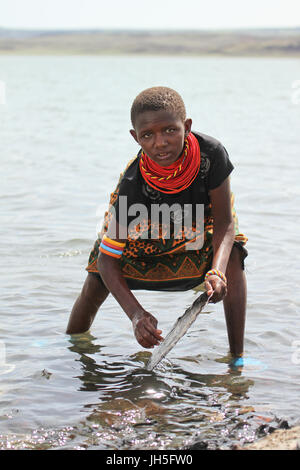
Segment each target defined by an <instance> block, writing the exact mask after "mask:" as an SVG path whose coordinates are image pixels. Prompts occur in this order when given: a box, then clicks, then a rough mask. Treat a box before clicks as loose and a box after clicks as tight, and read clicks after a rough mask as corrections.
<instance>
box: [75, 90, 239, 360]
mask: <svg viewBox="0 0 300 470" xmlns="http://www.w3.org/2000/svg"><path fill="white" fill-rule="evenodd" d="M131 121H132V126H133V128H132V129H131V131H130V133H131V135H132V136H133V138H134V139H135V140H136V142H137V143H138V144H139V146H140V147H141V149H140V151H139V153H138V155H137V156H136V158H135V159H133V160H132V161H131V162H129V164H128V166H127V168H126V170H125V171H124V173H123V175H121V177H120V180H119V183H118V185H117V188H116V190H115V191H114V192H113V193H112V194H111V199H110V204H109V209H108V211H107V213H106V214H105V221H104V225H103V228H102V231H101V233H100V234H99V238H98V240H97V241H96V242H95V245H94V249H93V250H92V252H91V254H90V258H89V263H88V266H87V268H86V269H87V271H88V275H87V279H86V281H85V283H84V286H83V289H82V292H81V294H80V296H79V298H78V299H77V301H76V302H75V305H74V307H73V310H72V313H71V316H70V319H69V324H68V327H67V333H69V334H74V333H81V332H84V331H87V330H88V329H89V328H90V326H91V324H92V322H93V320H94V318H95V315H96V313H97V311H98V309H99V307H100V306H101V304H102V303H103V301H104V300H105V299H106V297H107V295H108V294H109V292H110V293H111V294H112V295H113V296H114V297H115V298H116V300H117V301H118V303H119V304H120V306H121V307H122V309H123V310H124V312H125V313H126V314H127V316H128V317H129V319H130V320H131V321H132V325H133V331H134V334H135V337H136V339H137V341H138V342H139V344H140V345H141V346H143V347H145V348H152V347H154V346H155V345H157V344H159V342H160V341H161V340H162V339H163V338H162V336H161V333H162V331H161V330H159V329H158V328H157V319H156V318H155V317H154V316H153V315H152V314H151V313H150V312H147V311H146V310H145V309H144V308H143V307H142V305H141V304H140V303H139V302H138V300H137V299H136V297H135V296H134V294H133V292H132V291H133V290H136V289H148V290H163V291H175V290H176V291H185V290H188V289H192V288H194V287H196V286H198V285H199V284H201V283H203V282H204V283H205V289H206V290H207V293H208V295H212V297H211V300H210V301H211V302H219V301H221V300H222V301H223V304H224V312H225V317H226V325H227V332H228V340H229V347H230V352H231V354H232V355H233V357H239V356H241V355H242V353H243V343H244V326H245V312H246V279H245V274H244V258H245V257H246V256H247V251H246V249H245V248H244V245H245V243H246V241H247V238H246V237H245V236H244V235H243V234H240V233H239V230H238V222H237V217H236V214H235V211H234V207H233V196H232V193H231V190H230V181H229V175H230V173H231V172H232V170H233V165H232V163H231V162H230V160H229V157H228V154H227V152H226V150H225V148H224V147H223V145H222V144H221V143H220V142H219V141H217V140H216V139H214V138H212V137H210V136H207V135H205V134H201V133H198V132H194V131H193V132H192V131H191V127H192V120H191V119H187V118H186V110H185V105H184V103H183V100H182V98H181V96H180V95H179V94H178V93H177V92H176V91H174V90H172V89H170V88H166V87H153V88H149V89H147V90H144V91H143V92H141V93H140V94H139V95H138V96H137V97H136V98H135V100H134V102H133V105H132V108H131ZM137 213H139V216H138V217H137Z"/></svg>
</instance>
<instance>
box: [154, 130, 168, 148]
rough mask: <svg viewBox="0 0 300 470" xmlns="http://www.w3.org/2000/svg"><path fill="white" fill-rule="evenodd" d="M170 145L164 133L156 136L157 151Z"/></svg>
mask: <svg viewBox="0 0 300 470" xmlns="http://www.w3.org/2000/svg"><path fill="white" fill-rule="evenodd" d="M167 145H168V142H167V139H166V136H165V135H164V134H162V133H157V134H155V147H156V148H157V149H163V148H165V147H166V146H167Z"/></svg>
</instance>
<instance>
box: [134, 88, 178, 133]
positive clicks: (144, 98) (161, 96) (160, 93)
mask: <svg viewBox="0 0 300 470" xmlns="http://www.w3.org/2000/svg"><path fill="white" fill-rule="evenodd" d="M161 110H164V111H171V112H173V113H175V114H176V115H177V116H178V117H179V118H180V119H181V120H182V121H185V119H186V110H185V105H184V102H183V99H182V98H181V96H180V95H179V93H177V91H175V90H172V88H168V87H163V86H156V87H152V88H147V89H146V90H144V91H142V92H141V93H140V94H139V95H137V97H136V98H135V99H134V101H133V103H132V106H131V123H132V125H133V127H134V126H135V122H136V118H137V116H138V115H139V114H141V113H143V112H145V111H161Z"/></svg>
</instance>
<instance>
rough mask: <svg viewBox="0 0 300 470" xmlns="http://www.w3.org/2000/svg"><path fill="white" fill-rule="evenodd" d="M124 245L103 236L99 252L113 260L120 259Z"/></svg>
mask: <svg viewBox="0 0 300 470" xmlns="http://www.w3.org/2000/svg"><path fill="white" fill-rule="evenodd" d="M125 245H126V243H121V242H116V241H115V240H112V239H111V238H109V237H107V236H106V235H104V236H103V238H102V242H101V245H100V247H99V250H100V251H101V253H104V254H105V255H108V256H112V257H113V258H121V256H122V253H123V250H124V247H125Z"/></svg>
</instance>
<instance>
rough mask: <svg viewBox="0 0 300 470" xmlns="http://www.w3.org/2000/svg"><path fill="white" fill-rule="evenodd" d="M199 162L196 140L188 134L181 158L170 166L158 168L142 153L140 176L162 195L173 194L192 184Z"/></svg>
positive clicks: (198, 148) (158, 166)
mask: <svg viewBox="0 0 300 470" xmlns="http://www.w3.org/2000/svg"><path fill="white" fill-rule="evenodd" d="M200 160H201V156H200V147H199V143H198V140H197V139H196V137H195V136H194V135H193V134H192V133H191V132H190V134H189V135H188V136H187V138H186V139H185V142H184V149H183V152H182V154H181V156H180V157H179V158H178V159H177V160H176V162H174V163H172V165H170V166H165V167H163V166H160V165H159V164H158V163H156V162H154V161H153V160H151V158H150V157H148V155H146V154H145V153H144V152H143V151H142V154H141V158H140V162H139V165H140V171H141V174H142V176H143V178H144V180H145V181H146V183H147V184H148V185H149V186H151V187H152V188H154V189H156V190H157V191H160V192H162V193H167V194H175V193H179V192H180V191H183V190H184V189H186V188H188V187H189V186H190V185H191V184H192V182H193V181H194V179H195V178H196V176H197V174H198V171H199V168H200Z"/></svg>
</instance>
